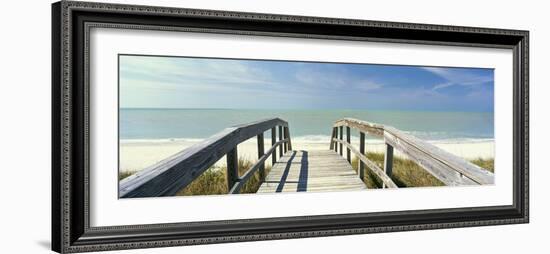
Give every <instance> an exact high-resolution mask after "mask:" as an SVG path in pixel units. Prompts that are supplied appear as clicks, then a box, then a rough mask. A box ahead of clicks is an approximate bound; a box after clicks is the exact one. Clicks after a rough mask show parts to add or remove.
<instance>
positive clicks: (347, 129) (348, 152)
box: [346, 126, 351, 163]
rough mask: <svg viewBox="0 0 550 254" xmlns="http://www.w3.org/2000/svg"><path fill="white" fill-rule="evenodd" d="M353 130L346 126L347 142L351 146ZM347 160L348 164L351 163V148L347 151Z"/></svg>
mask: <svg viewBox="0 0 550 254" xmlns="http://www.w3.org/2000/svg"><path fill="white" fill-rule="evenodd" d="M350 132H351V128H350V127H349V126H346V142H348V144H350V145H351V134H350ZM346 158H347V159H348V162H349V163H351V150H349V147H348V148H347V149H346Z"/></svg>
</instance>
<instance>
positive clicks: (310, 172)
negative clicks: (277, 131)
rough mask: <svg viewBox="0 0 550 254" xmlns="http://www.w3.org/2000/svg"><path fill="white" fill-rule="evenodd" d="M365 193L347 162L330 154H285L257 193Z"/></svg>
mask: <svg viewBox="0 0 550 254" xmlns="http://www.w3.org/2000/svg"><path fill="white" fill-rule="evenodd" d="M363 189H366V186H365V184H364V183H363V182H362V181H361V180H360V179H359V176H358V175H357V173H356V172H355V170H353V168H352V167H351V165H350V164H349V163H348V161H347V160H346V159H344V158H343V157H342V156H340V155H339V154H337V153H336V152H334V151H331V150H325V151H303V150H301V151H288V152H287V153H285V155H284V156H283V157H281V158H280V159H279V160H277V162H276V163H275V164H274V166H273V167H272V169H271V171H270V172H269V174H268V175H267V176H266V179H265V182H264V183H263V184H262V185H261V186H260V189H259V190H258V193H270V192H314V191H350V190H363Z"/></svg>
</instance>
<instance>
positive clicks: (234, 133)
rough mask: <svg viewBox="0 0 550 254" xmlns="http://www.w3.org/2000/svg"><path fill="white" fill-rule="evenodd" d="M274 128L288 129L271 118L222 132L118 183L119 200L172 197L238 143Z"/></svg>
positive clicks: (285, 124)
mask: <svg viewBox="0 0 550 254" xmlns="http://www.w3.org/2000/svg"><path fill="white" fill-rule="evenodd" d="M275 126H288V124H287V122H286V121H284V120H282V119H279V118H273V119H267V120H260V121H256V122H252V123H248V124H242V125H237V126H234V127H230V128H226V129H224V130H223V131H221V132H219V133H217V134H215V135H213V136H211V137H210V138H207V139H205V140H204V141H202V142H200V143H198V144H195V145H193V146H191V147H188V148H187V149H185V150H182V151H181V152H178V153H176V154H174V155H172V156H170V157H169V158H167V159H165V160H163V161H161V162H159V163H156V164H154V165H152V166H150V167H148V168H146V169H144V170H141V171H139V172H137V173H135V174H133V175H131V176H129V177H127V178H125V179H123V180H121V181H120V183H119V196H120V197H123V198H128V197H157V196H172V195H175V194H176V192H178V191H179V190H180V189H182V188H183V187H185V186H187V185H188V184H189V183H191V182H192V181H193V180H194V179H196V178H197V177H198V176H200V175H201V174H202V173H203V172H204V171H206V170H207V169H208V168H210V167H211V166H212V165H214V163H216V162H217V161H218V160H219V159H221V158H222V157H223V156H224V155H226V154H227V153H228V152H229V151H231V150H232V149H233V148H234V147H236V146H237V145H238V144H239V143H241V142H243V141H245V140H248V139H250V138H252V137H254V136H256V135H258V134H259V133H263V132H264V131H266V130H269V129H271V128H273V127H275ZM279 148H281V146H279Z"/></svg>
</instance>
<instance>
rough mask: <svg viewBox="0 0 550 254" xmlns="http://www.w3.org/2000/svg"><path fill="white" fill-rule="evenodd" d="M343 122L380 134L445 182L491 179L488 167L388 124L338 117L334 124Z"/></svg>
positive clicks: (485, 181)
mask: <svg viewBox="0 0 550 254" xmlns="http://www.w3.org/2000/svg"><path fill="white" fill-rule="evenodd" d="M344 126H345V127H346V128H348V127H351V128H355V129H357V130H359V131H360V132H365V133H369V134H371V135H375V136H379V137H383V138H384V140H385V142H386V143H387V144H388V145H390V146H392V147H393V148H395V149H397V150H399V151H400V152H402V153H403V154H405V155H407V156H408V157H409V158H410V159H411V160H413V161H415V162H416V163H417V164H418V165H420V166H421V167H422V168H424V169H426V170H427V171H428V172H429V173H430V174H432V175H433V176H434V177H436V178H437V179H439V180H441V181H442V182H443V183H445V184H446V185H451V186H458V185H480V184H493V183H494V174H493V173H491V172H490V171H487V170H484V169H482V168H480V167H478V166H476V165H474V164H472V163H470V162H469V161H466V160H464V159H462V158H460V157H458V156H455V155H453V154H451V153H449V152H447V151H444V150H442V149H440V148H438V147H436V146H434V145H432V144H429V143H427V142H425V141H423V140H420V139H418V138H416V137H414V136H412V135H408V134H405V133H403V132H401V131H399V130H398V129H396V128H393V127H391V126H384V125H381V124H376V123H370V122H366V121H362V120H357V119H353V118H344V119H340V120H338V121H336V122H335V123H334V127H338V128H339V129H340V130H342V127H344ZM340 136H341V135H340ZM333 140H334V141H335V142H338V143H340V144H341V145H342V144H343V145H346V142H343V141H342V138H340V139H339V140H338V139H333ZM348 144H349V143H348ZM392 151H393V150H392ZM356 154H359V153H356ZM375 172H376V171H375Z"/></svg>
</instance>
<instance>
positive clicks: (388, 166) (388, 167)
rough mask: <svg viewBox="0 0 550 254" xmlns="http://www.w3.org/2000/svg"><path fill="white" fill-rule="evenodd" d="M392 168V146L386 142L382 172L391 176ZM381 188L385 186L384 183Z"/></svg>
mask: <svg viewBox="0 0 550 254" xmlns="http://www.w3.org/2000/svg"><path fill="white" fill-rule="evenodd" d="M392 170H393V146H391V145H389V144H388V143H386V153H385V154H384V172H385V173H386V175H387V176H389V177H391V175H392ZM382 188H386V184H382Z"/></svg>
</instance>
